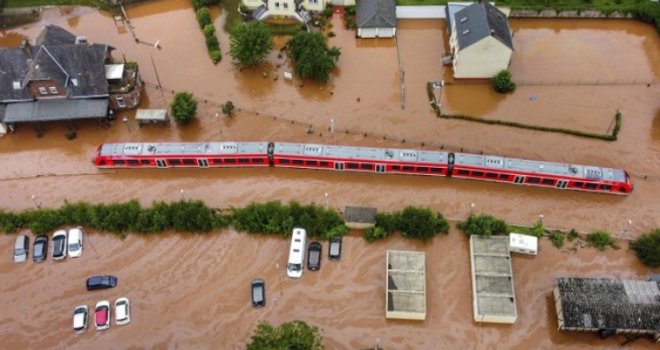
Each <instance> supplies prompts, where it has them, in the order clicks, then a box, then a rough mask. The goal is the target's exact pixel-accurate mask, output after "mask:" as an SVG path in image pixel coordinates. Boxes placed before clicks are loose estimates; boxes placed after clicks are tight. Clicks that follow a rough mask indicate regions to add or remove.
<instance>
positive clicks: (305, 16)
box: [241, 0, 326, 23]
mask: <svg viewBox="0 0 660 350" xmlns="http://www.w3.org/2000/svg"><path fill="white" fill-rule="evenodd" d="M241 1H242V3H243V5H244V6H245V7H247V8H248V9H250V10H252V11H253V12H252V17H253V18H254V19H256V20H259V21H263V20H266V19H269V18H271V17H288V18H294V19H296V20H298V21H299V22H301V23H307V22H308V21H309V20H310V19H311V16H310V15H309V12H311V11H314V12H320V11H323V9H324V8H325V5H326V0H241Z"/></svg>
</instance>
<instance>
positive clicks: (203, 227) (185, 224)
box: [170, 200, 214, 233]
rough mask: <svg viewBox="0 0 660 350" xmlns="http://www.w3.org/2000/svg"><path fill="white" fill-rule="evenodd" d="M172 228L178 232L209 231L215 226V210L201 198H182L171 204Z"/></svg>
mask: <svg viewBox="0 0 660 350" xmlns="http://www.w3.org/2000/svg"><path fill="white" fill-rule="evenodd" d="M170 213H171V215H172V217H171V220H172V228H173V229H174V230H175V231H178V232H197V233H200V232H209V231H211V229H212V228H213V222H214V218H213V216H214V214H213V210H211V208H209V207H208V206H206V204H205V203H204V202H202V201H200V200H196V201H186V200H181V201H178V202H174V203H171V204H170Z"/></svg>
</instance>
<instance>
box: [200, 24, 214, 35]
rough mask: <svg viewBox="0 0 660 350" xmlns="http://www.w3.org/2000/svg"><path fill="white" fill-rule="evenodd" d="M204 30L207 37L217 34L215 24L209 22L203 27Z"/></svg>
mask: <svg viewBox="0 0 660 350" xmlns="http://www.w3.org/2000/svg"><path fill="white" fill-rule="evenodd" d="M202 32H203V33H204V37H205V38H210V37H212V36H215V26H214V25H213V24H207V25H205V26H204V28H202Z"/></svg>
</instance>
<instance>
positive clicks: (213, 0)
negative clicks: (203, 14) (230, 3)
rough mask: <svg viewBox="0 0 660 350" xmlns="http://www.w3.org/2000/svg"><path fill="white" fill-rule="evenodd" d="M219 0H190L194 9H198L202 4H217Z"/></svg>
mask: <svg viewBox="0 0 660 350" xmlns="http://www.w3.org/2000/svg"><path fill="white" fill-rule="evenodd" d="M219 3H220V0H192V6H193V8H194V9H195V10H199V9H201V8H202V7H204V6H209V5H217V4H219Z"/></svg>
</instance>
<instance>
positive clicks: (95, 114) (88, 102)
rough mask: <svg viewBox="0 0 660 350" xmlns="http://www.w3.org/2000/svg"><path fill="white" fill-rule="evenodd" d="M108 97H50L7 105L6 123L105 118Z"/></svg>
mask: <svg viewBox="0 0 660 350" xmlns="http://www.w3.org/2000/svg"><path fill="white" fill-rule="evenodd" d="M108 103H109V101H108V99H107V98H100V99H80V100H74V99H51V100H37V101H32V102H18V103H10V104H8V105H7V110H6V111H5V116H4V119H3V121H4V122H6V123H16V122H19V123H22V122H40V121H55V120H72V119H98V118H105V117H106V116H107V113H108Z"/></svg>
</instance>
